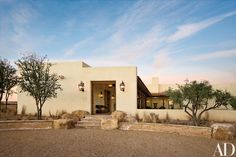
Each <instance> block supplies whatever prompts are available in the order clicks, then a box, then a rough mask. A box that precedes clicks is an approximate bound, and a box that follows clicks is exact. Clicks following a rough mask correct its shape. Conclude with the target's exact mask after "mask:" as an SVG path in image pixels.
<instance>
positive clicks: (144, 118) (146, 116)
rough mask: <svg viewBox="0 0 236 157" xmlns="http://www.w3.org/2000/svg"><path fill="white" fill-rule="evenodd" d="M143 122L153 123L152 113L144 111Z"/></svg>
mask: <svg viewBox="0 0 236 157" xmlns="http://www.w3.org/2000/svg"><path fill="white" fill-rule="evenodd" d="M143 122H145V123H152V118H151V116H150V114H149V113H148V114H146V113H145V112H144V113H143Z"/></svg>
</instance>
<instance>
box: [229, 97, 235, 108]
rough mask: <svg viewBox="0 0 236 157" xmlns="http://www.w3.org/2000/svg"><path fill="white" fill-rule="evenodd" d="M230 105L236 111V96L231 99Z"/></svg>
mask: <svg viewBox="0 0 236 157" xmlns="http://www.w3.org/2000/svg"><path fill="white" fill-rule="evenodd" d="M230 103H231V106H232V108H233V109H234V110H236V97H235V96H234V97H232V98H231V101H230Z"/></svg>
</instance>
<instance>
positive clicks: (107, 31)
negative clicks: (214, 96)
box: [0, 0, 236, 84]
mask: <svg viewBox="0 0 236 157" xmlns="http://www.w3.org/2000/svg"><path fill="white" fill-rule="evenodd" d="M29 52H34V53H37V54H38V55H40V56H44V55H47V57H48V59H49V60H51V61H65V60H66V61H75V60H82V61H84V62H86V63H87V64H89V65H91V66H137V67H138V75H139V76H140V77H141V78H142V79H143V81H144V82H146V83H149V82H150V81H151V78H152V77H158V78H159V81H160V83H166V84H168V83H183V82H184V80H185V79H189V80H190V81H191V80H198V81H201V80H208V81H210V82H211V83H233V82H236V0H191V1H189V0H166V1H163V0H154V1H152V0H140V1H139V0H120V1H116V0H90V1H89V0H81V1H79V0H32V1H31V0H27V1H25V0H0V56H1V58H6V59H8V60H10V61H12V62H13V61H14V60H16V59H19V58H21V57H22V54H24V53H29Z"/></svg>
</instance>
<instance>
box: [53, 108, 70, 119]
mask: <svg viewBox="0 0 236 157" xmlns="http://www.w3.org/2000/svg"><path fill="white" fill-rule="evenodd" d="M65 113H67V112H66V110H61V111H59V110H57V111H56V114H55V118H57V119H60V118H61V116H62V115H63V114H65Z"/></svg>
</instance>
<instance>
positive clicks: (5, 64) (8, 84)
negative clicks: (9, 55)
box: [0, 59, 17, 110]
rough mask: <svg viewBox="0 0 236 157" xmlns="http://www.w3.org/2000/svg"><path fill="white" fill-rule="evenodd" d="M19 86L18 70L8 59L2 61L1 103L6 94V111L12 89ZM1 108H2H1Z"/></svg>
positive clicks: (0, 72) (0, 67) (0, 68)
mask: <svg viewBox="0 0 236 157" xmlns="http://www.w3.org/2000/svg"><path fill="white" fill-rule="evenodd" d="M16 84H17V76H16V69H15V68H14V67H13V66H12V65H11V64H10V62H9V61H7V60H6V59H4V60H2V59H0V101H2V98H3V94H4V93H5V100H6V109H7V103H8V98H9V96H10V94H11V89H12V88H13V87H14V86H15V85H16ZM0 107H1V106H0ZM0 110H1V108H0Z"/></svg>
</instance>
